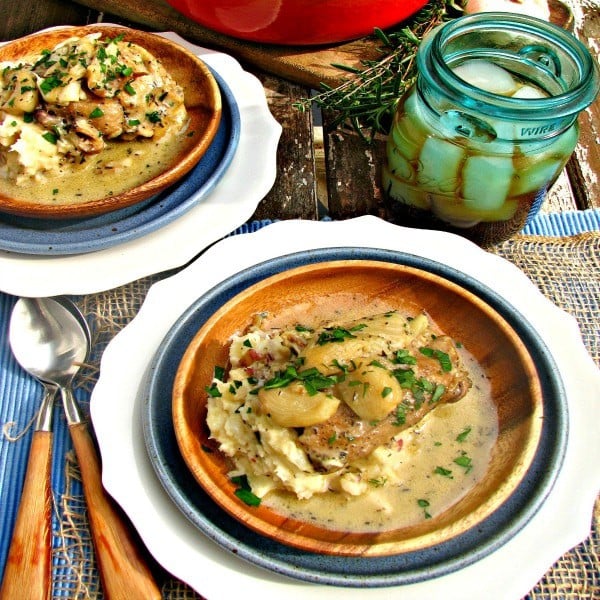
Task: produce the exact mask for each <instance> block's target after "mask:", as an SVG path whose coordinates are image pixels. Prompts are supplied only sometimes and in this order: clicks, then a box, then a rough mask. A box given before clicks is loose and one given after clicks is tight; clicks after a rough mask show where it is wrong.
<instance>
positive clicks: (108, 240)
mask: <svg viewBox="0 0 600 600" xmlns="http://www.w3.org/2000/svg"><path fill="white" fill-rule="evenodd" d="M212 73H213V75H214V77H215V79H216V80H217V83H218V84H219V88H220V90H221V97H222V100H223V111H222V116H221V122H220V124H219V129H218V130H217V133H216V135H215V138H214V140H213V142H212V144H211V145H210V147H209V148H208V150H207V151H206V153H205V154H204V156H203V157H202V158H201V159H200V162H199V163H198V164H197V165H196V167H194V169H192V171H191V172H190V173H188V174H187V175H186V176H185V177H184V178H183V179H182V180H181V181H179V182H178V183H177V184H175V186H173V187H171V188H169V189H167V190H165V191H164V192H162V193H161V194H159V195H158V196H156V197H154V198H152V199H150V200H148V201H146V202H144V203H141V204H137V205H135V206H133V207H129V208H124V209H122V210H119V211H114V212H111V213H107V214H105V215H100V216H97V217H91V218H88V219H73V220H61V221H51V220H47V219H28V218H23V217H17V216H14V215H8V214H2V213H0V250H8V251H12V252H19V253H21V254H44V255H49V254H60V255H65V254H82V253H85V252H93V251H95V250H102V249H103V248H108V247H110V246H114V245H115V244H119V243H122V242H125V241H128V240H132V239H135V238H138V237H141V236H142V235H145V234H147V233H150V232H151V231H154V230H156V229H158V228H160V227H163V226H164V225H166V224H167V223H170V222H171V221H173V220H174V219H176V218H177V217H179V216H181V215H182V214H184V213H185V212H186V211H188V210H189V209H190V208H192V207H193V206H195V205H196V204H197V203H198V202H200V201H202V200H203V199H204V198H206V196H207V195H208V194H209V193H210V192H211V191H212V190H213V188H214V187H215V185H216V184H217V182H218V181H219V180H220V179H221V178H222V177H223V175H224V174H225V172H226V171H227V168H228V166H229V164H230V163H231V160H232V159H233V156H234V155H235V152H236V149H237V146H238V142H239V138H240V112H239V109H238V105H237V102H236V100H235V98H234V96H233V94H232V92H231V90H230V89H229V87H228V85H227V84H226V83H225V82H224V81H223V79H222V78H221V77H220V76H219V75H218V73H216V72H215V71H214V70H213V71H212Z"/></svg>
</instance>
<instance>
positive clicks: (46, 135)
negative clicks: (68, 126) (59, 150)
mask: <svg viewBox="0 0 600 600" xmlns="http://www.w3.org/2000/svg"><path fill="white" fill-rule="evenodd" d="M42 137H43V138H44V139H45V140H46V141H47V142H49V143H50V144H56V142H58V136H57V135H56V134H55V133H52V132H51V131H46V133H42Z"/></svg>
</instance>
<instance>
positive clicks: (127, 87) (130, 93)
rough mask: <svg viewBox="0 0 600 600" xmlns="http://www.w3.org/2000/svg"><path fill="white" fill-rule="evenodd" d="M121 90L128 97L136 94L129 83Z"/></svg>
mask: <svg viewBox="0 0 600 600" xmlns="http://www.w3.org/2000/svg"><path fill="white" fill-rule="evenodd" d="M123 89H124V90H125V91H126V92H127V93H128V94H129V95H130V96H135V95H136V94H137V92H136V91H135V89H134V87H133V86H132V85H131V83H130V82H127V83H126V84H125V85H124V86H123Z"/></svg>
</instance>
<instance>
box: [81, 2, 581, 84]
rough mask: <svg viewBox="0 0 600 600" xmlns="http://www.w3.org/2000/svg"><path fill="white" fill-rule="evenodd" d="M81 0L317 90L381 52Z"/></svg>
mask: <svg viewBox="0 0 600 600" xmlns="http://www.w3.org/2000/svg"><path fill="white" fill-rule="evenodd" d="M76 1H77V2H78V4H82V5H84V6H87V7H88V8H91V9H94V10H97V11H99V12H102V13H105V14H107V15H110V14H112V15H115V16H117V17H119V18H121V19H125V20H127V21H130V22H131V23H134V24H138V25H139V26H140V27H143V28H147V29H153V30H155V31H174V32H175V33H178V34H179V35H181V36H182V37H184V38H186V39H187V40H189V41H191V42H195V43H198V44H200V45H204V46H207V47H209V48H213V49H217V50H222V51H225V52H228V53H229V54H231V55H232V56H234V57H235V58H237V59H238V60H240V61H242V62H244V61H245V62H247V63H249V64H251V65H254V66H256V67H259V68H260V69H262V70H264V71H266V72H268V73H271V74H273V75H277V76H280V77H284V78H285V79H289V80H290V81H293V82H295V83H299V84H302V85H306V86H309V87H312V88H314V89H319V88H320V84H321V83H326V84H328V85H330V86H332V87H336V86H338V85H339V84H340V83H341V82H342V81H343V80H344V79H345V78H347V77H348V73H347V72H346V71H344V70H342V69H338V68H336V67H334V66H333V65H335V64H343V65H346V66H348V67H353V68H362V67H363V61H365V60H374V59H377V58H378V57H380V56H381V55H380V53H379V51H378V47H377V42H376V40H375V38H373V37H365V38H361V39H358V40H355V41H351V42H346V43H340V44H333V45H329V46H274V45H268V44H258V43H253V42H246V41H244V40H238V39H235V38H231V37H229V36H225V35H221V34H219V33H216V32H215V31H212V30H210V29H207V28H205V27H203V26H202V25H198V24H197V23H194V22H193V21H192V20H190V19H188V18H187V17H185V16H183V15H182V14H180V13H179V12H177V11H176V10H175V9H174V8H171V6H169V5H168V4H167V3H166V2H165V1H164V0H141V1H140V0H76ZM207 1H208V0H207ZM399 1H400V0H399ZM549 5H550V11H551V15H552V21H553V22H554V23H556V24H558V25H561V26H563V27H566V28H572V26H573V15H572V13H571V11H570V9H569V8H568V7H567V6H566V5H565V4H564V3H563V2H561V0H549ZM108 18H109V17H108Z"/></svg>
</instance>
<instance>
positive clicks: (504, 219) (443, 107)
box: [382, 15, 597, 245]
mask: <svg viewBox="0 0 600 600" xmlns="http://www.w3.org/2000/svg"><path fill="white" fill-rule="evenodd" d="M475 16H478V17H479V21H481V20H482V19H481V17H482V15H475ZM492 16H493V15H492ZM483 17H484V19H485V22H486V31H487V32H488V33H489V31H493V30H494V27H495V25H494V22H492V23H490V17H488V16H486V15H483ZM523 18H524V19H525V20H527V21H530V20H531V18H529V17H518V16H516V15H508V16H506V15H505V16H504V17H503V19H502V21H503V23H504V22H505V21H506V20H507V19H508V21H509V24H511V25H512V26H514V22H511V19H512V21H516V22H517V24H519V23H520V20H521V19H523ZM464 19H465V20H467V21H469V20H470V23H471V25H470V26H469V24H468V23H467V24H465V27H466V33H465V31H464V30H460V29H459V33H456V32H454V34H453V35H452V36H450V37H451V38H452V39H451V40H450V41H446V46H444V45H443V44H441V45H440V43H438V44H437V45H436V43H435V39H437V38H439V37H440V35H441V36H442V41H443V33H444V30H445V28H442V29H441V30H439V31H438V33H437V34H436V35H435V36H434V42H433V43H432V41H431V40H429V41H428V42H424V43H423V44H422V46H421V48H420V49H419V54H418V59H419V58H420V60H418V65H419V69H420V70H419V75H418V78H417V83H416V85H415V86H413V88H412V89H411V90H409V92H408V93H407V94H406V95H405V96H404V97H403V98H402V99H401V100H400V101H399V104H398V107H397V110H396V113H395V117H394V120H393V124H392V127H391V130H390V134H389V136H388V140H387V147H386V161H385V164H384V166H383V173H382V177H383V181H382V183H383V189H384V193H385V197H386V199H387V205H388V209H389V212H390V214H391V216H392V219H393V220H394V221H396V222H399V223H400V224H409V225H413V224H414V225H418V226H425V227H433V228H441V229H446V230H450V231H454V232H458V233H461V234H463V235H465V236H466V237H469V238H471V239H473V240H474V241H476V242H478V243H480V244H481V245H489V244H493V243H496V242H499V241H502V240H504V239H507V238H508V237H510V236H511V235H512V234H514V233H516V232H518V231H519V230H520V229H521V228H522V227H523V226H524V225H525V223H526V221H527V219H528V218H529V217H530V216H532V215H533V214H535V213H536V212H537V210H539V207H540V205H541V202H542V201H543V198H544V197H545V194H546V192H547V190H548V189H549V187H550V186H551V185H552V184H553V183H554V181H555V180H556V179H557V177H558V176H559V175H560V173H561V171H562V170H563V168H564V166H565V164H566V163H567V161H568V159H569V157H570V156H571V154H572V152H573V150H574V148H575V145H576V143H577V138H578V134H579V129H578V125H577V121H576V117H577V114H578V111H575V112H573V110H571V111H570V112H569V113H568V114H565V111H564V110H563V109H560V108H557V102H556V100H557V98H560V96H561V95H564V94H565V85H564V84H563V83H562V82H561V76H564V75H565V70H564V69H563V67H562V65H561V64H560V60H561V58H562V55H561V54H560V53H559V52H556V51H555V50H554V48H553V47H551V46H550V45H549V44H548V43H547V42H546V43H545V44H541V43H539V40H536V43H535V44H533V43H532V44H528V45H527V44H526V45H525V46H523V47H520V45H522V44H524V43H525V42H524V41H523V40H522V39H521V38H517V41H516V42H514V43H512V42H511V40H512V38H511V36H510V32H508V33H507V32H506V31H504V30H503V29H502V27H499V29H500V30H501V35H500V34H498V35H496V36H493V37H492V38H491V40H489V42H490V44H489V45H492V42H493V44H494V45H497V46H498V47H497V48H494V49H493V50H494V51H493V52H490V51H489V48H488V49H487V50H486V49H485V48H484V47H483V46H485V39H484V38H483V37H482V34H481V32H479V35H478V36H473V35H471V34H470V30H471V28H472V27H473V20H474V19H473V18H472V17H471V18H470V17H465V18H464ZM456 21H461V19H457V20H456ZM475 21H477V20H476V19H475ZM535 21H537V19H534V25H535V26H536V27H538V26H539V25H538V23H535ZM541 23H544V22H541ZM451 25H454V27H456V22H454V23H452V24H451ZM475 25H477V22H476V23H475ZM545 25H547V24H545ZM545 25H544V26H545ZM504 27H505V28H506V24H505V23H504ZM475 29H477V28H476V27H475ZM534 32H535V33H537V32H536V31H535V30H534ZM459 34H462V35H464V36H466V38H467V39H466V41H465V42H464V43H463V44H461V43H459V42H458V41H457V40H458V38H459V37H460V35H459ZM529 41H531V40H529ZM511 43H512V45H511ZM440 48H442V49H443V48H445V49H446V50H447V53H446V54H444V53H442V51H441V50H440ZM523 48H524V49H523ZM484 50H485V51H484ZM436 52H437V53H438V54H440V56H438V57H436V56H435V53H436ZM423 53H425V54H426V56H425V59H424V58H423V56H421V55H422V54H423ZM431 54H434V57H433V60H432V59H431V56H430V55H431ZM435 58H438V59H439V60H440V63H439V64H436V61H435ZM436 67H437V68H439V72H438V73H436V72H432V69H434V68H436ZM596 92H597V81H596Z"/></svg>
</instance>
